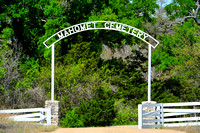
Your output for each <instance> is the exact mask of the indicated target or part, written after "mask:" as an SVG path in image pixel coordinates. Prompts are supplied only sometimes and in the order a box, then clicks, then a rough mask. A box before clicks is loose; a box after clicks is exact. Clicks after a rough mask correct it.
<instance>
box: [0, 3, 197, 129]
mask: <svg viewBox="0 0 200 133" xmlns="http://www.w3.org/2000/svg"><path fill="white" fill-rule="evenodd" d="M0 4H1V7H0V105H1V108H25V107H42V106H43V105H44V101H45V100H48V99H50V96H51V94H50V92H51V82H50V81H51V49H47V48H46V47H45V46H44V45H43V41H45V40H46V39H47V38H48V37H50V36H51V35H52V34H54V33H55V32H57V31H59V30H61V29H64V28H67V27H69V26H72V25H74V24H78V23H81V22H87V21H98V20H102V21H115V22H121V23H124V24H128V25H131V26H134V27H136V28H138V29H141V30H143V31H145V32H148V33H149V34H151V35H152V36H153V37H155V38H156V39H157V40H159V42H160V45H159V46H158V47H157V48H156V49H154V50H152V86H151V87H152V100H153V101H157V102H187V101H199V100H200V89H199V87H200V77H199V71H200V45H199V42H200V37H199V31H200V27H199V26H198V25H197V24H196V23H195V21H194V20H188V21H187V22H186V23H184V24H183V25H182V26H179V25H174V26H173V27H167V26H166V25H167V24H169V23H171V21H172V20H176V19H180V18H182V17H184V16H186V15H188V14H189V13H188V12H189V11H192V8H196V7H195V0H193V1H192V2H191V1H190V0H174V2H173V3H171V4H170V5H167V6H166V7H165V10H166V13H167V15H168V16H166V15H163V16H162V15H161V14H160V12H158V10H160V9H161V7H160V8H159V6H158V4H157V3H156V0H133V1H130V0H68V1H67V0H50V1H49V0H38V1H35V0H25V1H21V0H12V1H7V0H0ZM147 49H148V46H147V45H146V44H145V43H144V42H142V41H141V40H139V39H137V38H135V37H132V36H130V35H128V34H124V33H121V32H116V31H110V30H107V31H105V30H94V31H87V32H86V31H84V32H81V33H79V34H75V35H72V36H70V37H68V38H65V39H63V40H61V41H59V42H58V43H56V45H55V63H56V64H55V99H56V100H59V101H60V105H61V112H60V113H61V126H63V127H83V126H108V125H123V124H136V123H137V105H138V104H139V103H141V102H142V101H146V100H147V71H148V70H147V67H148V66H147V65H148V64H147V57H148V53H147Z"/></svg>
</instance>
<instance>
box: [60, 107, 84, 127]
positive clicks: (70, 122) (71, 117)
mask: <svg viewBox="0 0 200 133" xmlns="http://www.w3.org/2000/svg"><path fill="white" fill-rule="evenodd" d="M60 124H61V127H83V126H84V124H83V122H82V121H81V119H80V117H79V115H78V114H77V113H76V108H74V109H73V110H69V111H67V112H66V115H65V117H64V118H63V119H61V121H60Z"/></svg>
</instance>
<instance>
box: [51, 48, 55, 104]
mask: <svg viewBox="0 0 200 133" xmlns="http://www.w3.org/2000/svg"><path fill="white" fill-rule="evenodd" d="M51 48H52V49H51V52H52V54H51V101H54V65H55V60H54V55H55V52H54V50H55V47H54V44H53V45H52V46H51Z"/></svg>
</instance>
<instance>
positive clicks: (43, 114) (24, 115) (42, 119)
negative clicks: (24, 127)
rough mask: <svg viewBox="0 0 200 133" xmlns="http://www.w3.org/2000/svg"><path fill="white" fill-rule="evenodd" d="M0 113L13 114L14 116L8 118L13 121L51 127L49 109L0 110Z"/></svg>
mask: <svg viewBox="0 0 200 133" xmlns="http://www.w3.org/2000/svg"><path fill="white" fill-rule="evenodd" d="M0 113H3V114H5V113H6V114H7V113H9V114H14V116H10V117H9V118H10V119H12V120H13V121H29V122H39V123H40V124H42V125H51V109H50V108H30V109H11V110H0Z"/></svg>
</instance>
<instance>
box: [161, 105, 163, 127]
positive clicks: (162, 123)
mask: <svg viewBox="0 0 200 133" xmlns="http://www.w3.org/2000/svg"><path fill="white" fill-rule="evenodd" d="M161 111H162V126H163V127H164V109H163V103H161Z"/></svg>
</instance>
